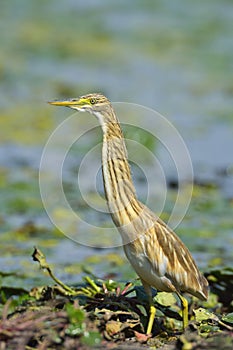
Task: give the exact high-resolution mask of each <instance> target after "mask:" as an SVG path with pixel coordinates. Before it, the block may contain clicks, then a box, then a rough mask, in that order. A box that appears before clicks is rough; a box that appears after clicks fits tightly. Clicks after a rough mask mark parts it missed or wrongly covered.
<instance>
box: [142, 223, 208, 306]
mask: <svg viewBox="0 0 233 350" xmlns="http://www.w3.org/2000/svg"><path fill="white" fill-rule="evenodd" d="M146 236H148V237H147V239H146V240H145V241H146V244H145V253H146V255H147V258H148V259H149V261H150V263H151V265H152V267H153V269H155V271H156V272H157V273H158V274H159V275H160V276H163V275H164V276H165V277H167V278H168V279H169V281H170V282H171V283H172V285H173V286H174V287H175V289H176V290H177V291H178V292H188V293H190V294H192V295H194V296H196V297H198V298H199V299H202V300H205V299H207V296H208V282H207V280H206V279H205V277H204V276H203V275H202V274H201V273H200V272H199V270H198V268H197V265H196V263H195V261H194V259H193V258H192V256H191V254H190V252H189V250H188V248H187V247H186V246H185V245H184V244H183V242H182V241H181V240H180V238H179V237H178V236H177V235H176V234H175V233H174V232H173V231H172V230H171V229H170V228H169V227H168V226H167V225H166V224H165V223H164V222H163V221H162V220H160V219H157V221H156V222H155V225H154V226H153V227H152V228H151V229H150V230H148V231H147V232H146ZM155 247H156V248H155Z"/></svg>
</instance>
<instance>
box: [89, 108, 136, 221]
mask: <svg viewBox="0 0 233 350" xmlns="http://www.w3.org/2000/svg"><path fill="white" fill-rule="evenodd" d="M94 114H95V116H96V117H97V118H98V119H99V122H100V124H101V127H102V130H103V147H102V171H103V179H104V188H105V194H106V198H107V203H108V207H109V211H110V214H111V216H112V218H113V221H114V223H115V224H116V226H118V227H120V226H123V225H127V224H129V223H130V221H131V220H132V218H133V216H135V215H137V214H136V213H135V206H138V205H137V203H138V201H137V198H136V192H135V188H134V185H133V181H132V176H131V172H130V167H129V164H128V156H127V150H126V146H125V142H124V137H123V133H122V130H121V127H120V124H119V121H118V119H117V117H116V115H115V113H114V111H113V109H112V106H111V105H109V106H108V108H105V110H104V111H101V113H99V112H95V113H94ZM125 210H126V211H127V212H128V215H125V214H124V213H125Z"/></svg>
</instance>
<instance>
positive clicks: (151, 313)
mask: <svg viewBox="0 0 233 350" xmlns="http://www.w3.org/2000/svg"><path fill="white" fill-rule="evenodd" d="M141 281H142V284H143V287H144V289H145V292H146V294H147V295H148V299H149V307H150V308H149V321H148V325H147V331H146V334H151V331H152V328H153V324H154V320H155V313H156V308H155V306H154V302H153V298H152V291H151V287H150V285H148V284H147V283H146V282H145V281H143V280H142V279H141Z"/></svg>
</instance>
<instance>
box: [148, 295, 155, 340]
mask: <svg viewBox="0 0 233 350" xmlns="http://www.w3.org/2000/svg"><path fill="white" fill-rule="evenodd" d="M149 303H150V310H149V322H148V325H147V331H146V334H151V331H152V327H153V324H154V320H155V313H156V308H155V306H154V305H153V300H152V297H149Z"/></svg>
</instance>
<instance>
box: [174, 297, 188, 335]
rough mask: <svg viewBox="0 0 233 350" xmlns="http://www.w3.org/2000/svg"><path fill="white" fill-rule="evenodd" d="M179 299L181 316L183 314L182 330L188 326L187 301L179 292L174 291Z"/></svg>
mask: <svg viewBox="0 0 233 350" xmlns="http://www.w3.org/2000/svg"><path fill="white" fill-rule="evenodd" d="M176 294H177V295H178V297H179V299H180V301H181V305H182V316H183V331H185V328H186V327H187V326H188V301H187V299H185V297H183V295H181V294H180V293H176Z"/></svg>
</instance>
